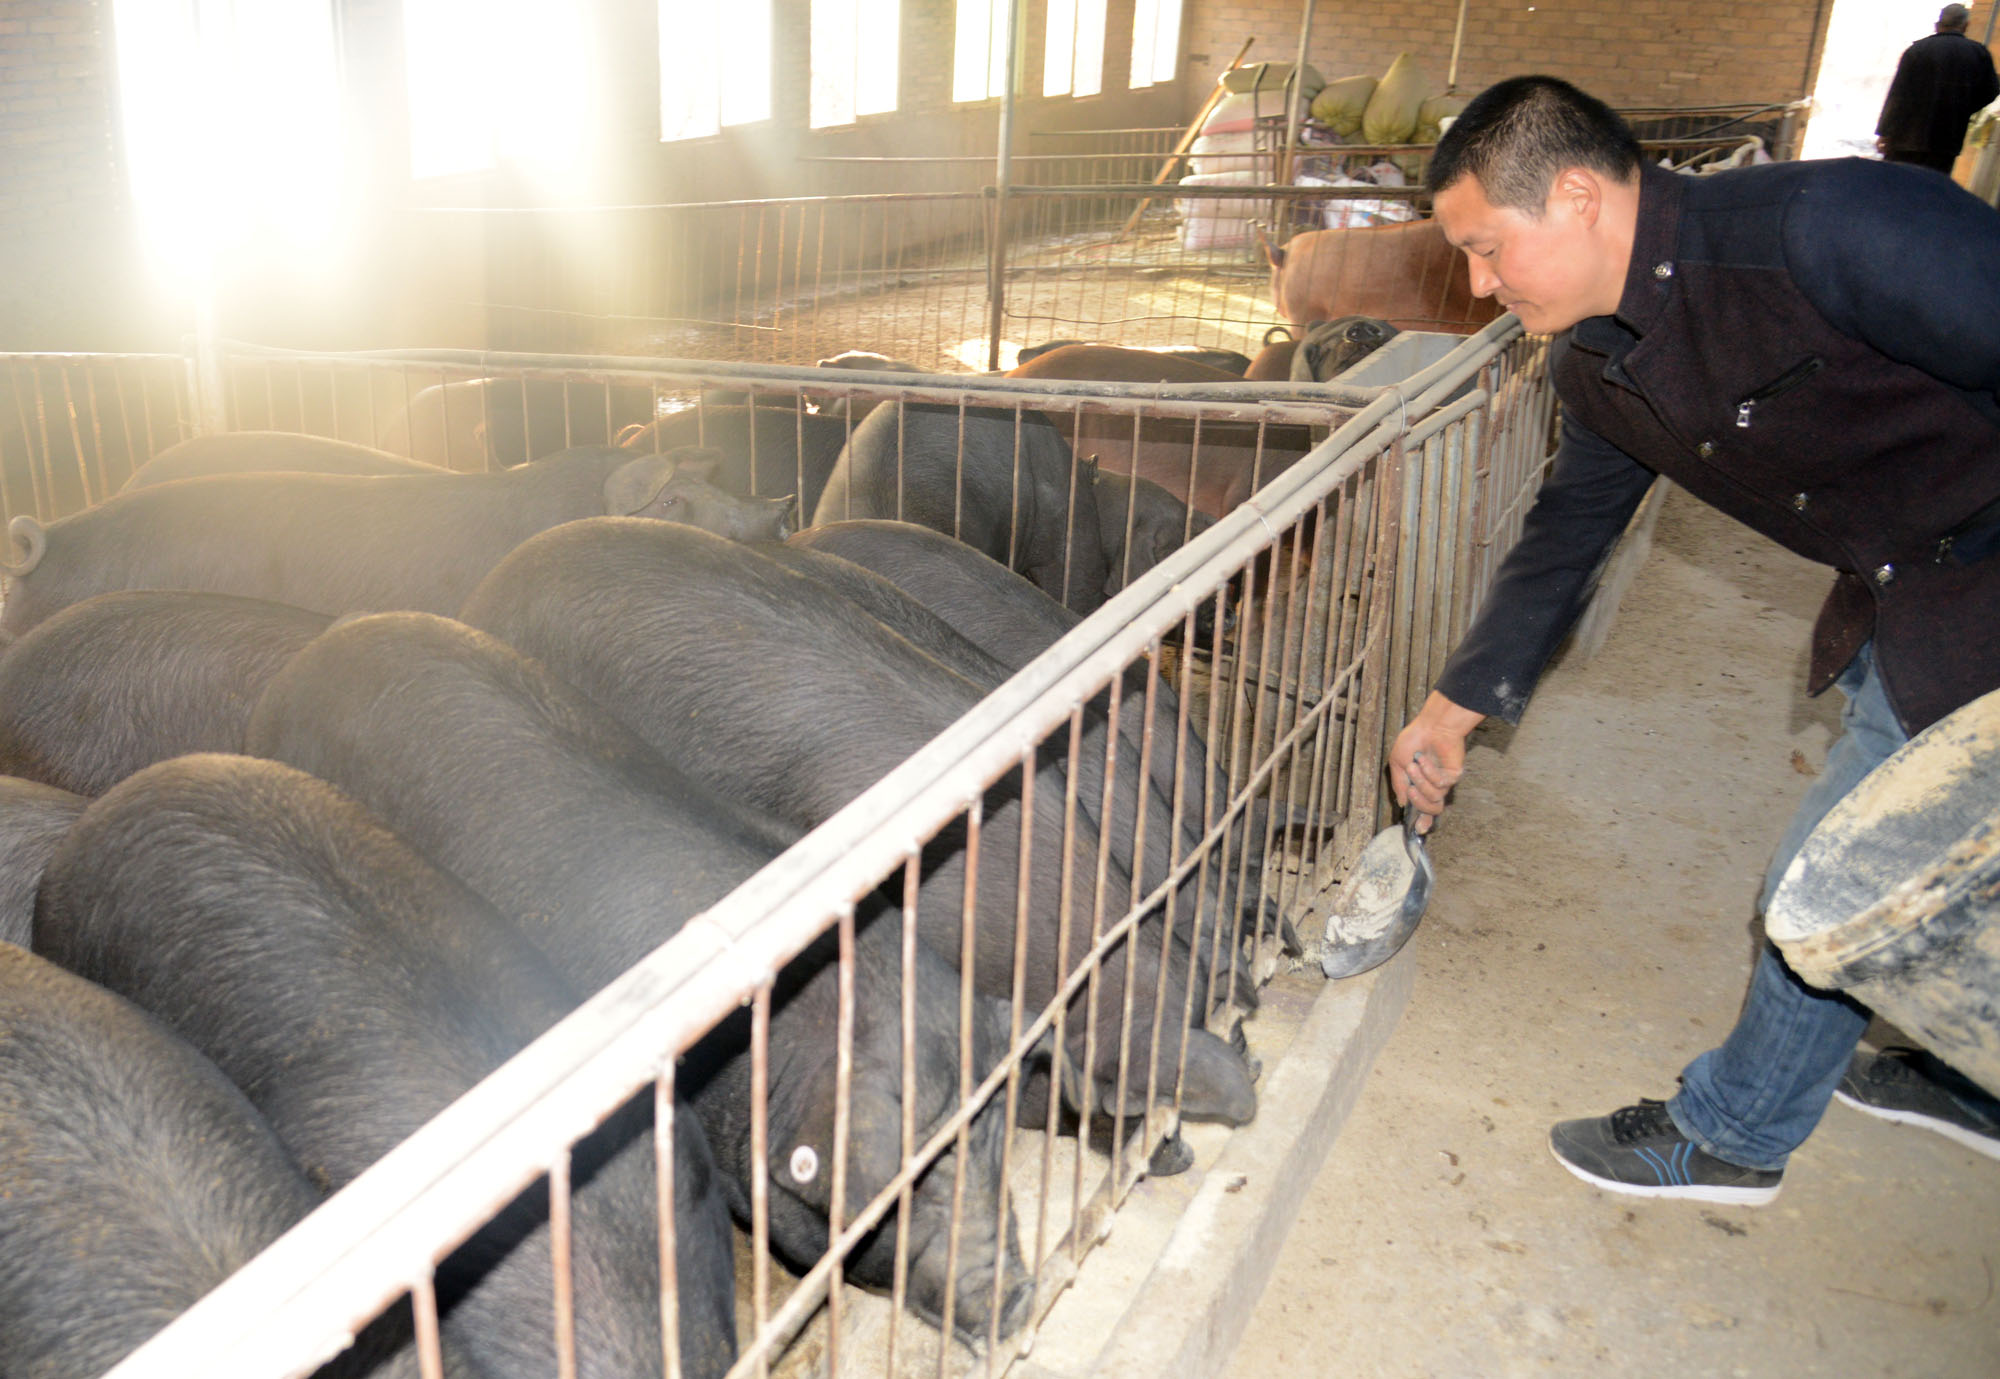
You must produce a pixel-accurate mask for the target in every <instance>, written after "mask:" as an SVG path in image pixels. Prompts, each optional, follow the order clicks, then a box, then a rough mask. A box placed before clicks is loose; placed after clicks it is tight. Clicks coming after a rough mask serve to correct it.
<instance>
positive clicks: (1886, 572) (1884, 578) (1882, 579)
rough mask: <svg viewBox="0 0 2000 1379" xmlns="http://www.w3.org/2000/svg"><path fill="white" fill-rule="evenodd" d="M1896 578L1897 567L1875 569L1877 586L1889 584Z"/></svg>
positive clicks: (1883, 566)
mask: <svg viewBox="0 0 2000 1379" xmlns="http://www.w3.org/2000/svg"><path fill="white" fill-rule="evenodd" d="M1895 577H1896V567H1895V566H1894V565H1877V566H1876V567H1875V582H1876V583H1877V584H1887V583H1888V582H1889V581H1890V580H1892V579H1894V578H1895Z"/></svg>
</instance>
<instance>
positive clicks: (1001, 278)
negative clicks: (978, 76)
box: [986, 0, 1021, 371]
mask: <svg viewBox="0 0 2000 1379" xmlns="http://www.w3.org/2000/svg"><path fill="white" fill-rule="evenodd" d="M1020 84H1021V0H1007V85H1006V86H1005V88H1003V89H1002V90H1001V92H1000V151H999V155H998V157H997V158H996V159H995V163H994V168H993V233H992V235H991V236H990V237H989V239H988V242H987V251H988V252H987V260H986V367H987V368H988V369H989V370H994V371H997V370H998V369H999V367H1000V328H1001V318H1002V317H1003V316H1004V315H1005V313H1006V307H1007V193H1008V191H1009V190H1011V188H1012V187H1013V183H1014V92H1015V90H1016V88H1018V87H1019V86H1020Z"/></svg>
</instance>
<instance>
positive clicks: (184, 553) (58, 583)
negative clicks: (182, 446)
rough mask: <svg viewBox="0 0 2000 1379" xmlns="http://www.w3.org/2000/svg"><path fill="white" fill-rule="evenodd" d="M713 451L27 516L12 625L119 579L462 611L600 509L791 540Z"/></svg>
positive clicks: (772, 509) (590, 455)
mask: <svg viewBox="0 0 2000 1379" xmlns="http://www.w3.org/2000/svg"><path fill="white" fill-rule="evenodd" d="M714 460H715V457H714V456H712V455H709V454H706V453H703V452H694V453H693V454H691V455H686V454H684V455H679V456H675V455H634V454H632V453H631V452H630V451H627V450H619V449H616V448H612V447H598V448H594V449H592V448H586V449H578V450H573V451H568V452H565V453H564V454H562V455H552V456H550V457H549V458H548V459H546V460H543V461H540V462H539V463H536V464H532V465H527V466H524V467H522V468H520V469H513V470H508V471H505V472H503V473H499V474H436V475H431V474H424V475H379V476H357V475H348V474H221V475H214V476H211V477H208V478H202V479H180V480H176V481H174V482H173V483H166V484H155V485H152V486H150V487H148V488H142V489H136V490H134V491H133V492H130V493H121V494H118V495H117V496H115V497H113V498H111V499H109V500H108V501H106V502H103V503H100V504H98V505H97V506H96V507H94V508H87V509H85V510H84V511H82V512H79V513H76V514H74V515H73V516H70V517H65V518H63V519H62V520H61V521H58V522H55V523H52V524H50V525H49V526H48V527H47V528H44V527H43V526H42V525H41V523H39V522H37V521H36V520H35V519H34V518H33V517H30V516H27V515H26V514H23V515H22V516H19V517H16V518H15V519H14V520H13V522H11V523H10V524H9V525H8V528H7V530H8V534H9V536H10V537H11V538H12V539H13V541H14V542H15V544H16V545H17V546H22V547H25V552H24V554H23V555H22V558H21V559H20V560H19V561H18V562H16V563H14V564H11V565H10V564H0V573H5V574H7V575H9V576H11V579H10V581H9V584H8V588H7V593H6V603H5V609H4V612H0V629H4V630H5V631H7V632H10V633H12V634H14V635H15V636H19V635H20V634H21V633H23V632H26V631H27V630H28V629H29V628H31V627H33V626H34V625H35V624H36V623H38V622H40V621H41V620H42V619H44V618H46V617H48V616H49V615H50V614H51V613H54V612H55V611H57V610H58V609H60V608H65V607H67V606H68V605H70V604H72V603H76V602H79V601H80V600H83V599H86V598H89V597H90V596H91V595H93V594H102V593H109V592H111V591H113V590H118V589H199V590H205V591H208V592H211V593H218V594H240V595H243V596H245V597H249V598H265V599H271V600H273V601H275V602H278V603H288V604H291V605H293V606H294V607H298V608H308V609H312V610H314V611H315V612H321V613H332V614H339V613H347V612H353V611H373V610H378V609H389V608H415V609H422V610H426V611H429V612H434V613H451V612H454V611H456V609H457V607H458V605H459V602H460V601H461V600H462V599H463V598H464V597H465V595H466V594H467V593H469V592H470V591H471V589H472V586H473V585H474V584H476V583H478V582H479V577H480V576H481V575H482V574H484V573H485V572H486V571H487V570H489V569H491V568H492V566H493V563H494V562H495V561H497V560H498V559H499V558H500V557H501V556H503V555H505V554H506V553H507V552H508V551H510V550H512V549H513V548H514V547H515V546H516V545H518V544H519V543H520V542H522V541H525V540H526V539H527V538H528V537H530V536H532V535H534V534H535V533H536V532H538V531H542V530H544V529H545V528H548V527H552V526H555V525H556V524H558V523H560V522H567V521H570V520H572V519H574V518H578V517H586V516H591V515H594V514H600V513H626V514H632V515H635V516H641V517H660V518H665V519H668V520H671V521H675V522H683V521H685V522H698V523H700V524H702V525H706V526H710V527H713V528H714V529H716V530H717V531H719V532H721V533H722V534H724V535H726V536H729V537H732V538H735V539H750V538H753V537H757V538H763V539H772V540H782V539H783V537H784V536H785V535H786V533H787V531H788V527H787V525H786V512H787V511H788V510H789V505H786V508H785V510H783V511H781V510H780V509H779V505H778V504H777V503H775V502H762V501H759V500H752V499H740V498H737V497H735V496H733V495H731V494H725V493H723V492H722V491H721V490H719V489H717V488H715V487H714V486H713V485H711V484H709V483H707V482H705V479H704V476H705V475H706V474H707V473H708V472H709V469H710V467H711V466H712V465H713V463H714Z"/></svg>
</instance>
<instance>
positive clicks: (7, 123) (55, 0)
mask: <svg viewBox="0 0 2000 1379" xmlns="http://www.w3.org/2000/svg"><path fill="white" fill-rule="evenodd" d="M108 9H109V6H108V0H106V2H105V3H100V0H7V3H5V4H0V252H4V254H5V256H6V262H7V272H6V273H5V274H4V275H0V348H5V349H51V350H62V349H83V348H96V349H120V348H137V347H139V346H138V342H139V340H140V338H141V337H142V336H143V335H144V334H145V332H144V331H143V329H140V330H128V329H124V328H122V326H121V325H120V322H121V320H126V319H129V316H130V313H128V312H126V311H125V310H124V309H123V305H122V304H123V303H125V302H127V301H129V298H130V295H131V293H132V291H133V290H134V287H135V285H136V283H137V281H138V276H139V275H138V271H137V267H136V264H135V263H134V261H133V256H132V253H131V249H130V239H131V236H130V229H129V221H128V216H127V208H126V199H125V194H124V185H123V182H122V181H121V179H120V177H119V173H118V163H117V148H116V130H115V123H116V120H115V114H114V107H113V103H112V95H111V88H112V57H111V53H110V51H109V46H108V43H107V39H106V34H105V29H106V27H107V25H108Z"/></svg>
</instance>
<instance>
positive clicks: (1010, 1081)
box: [986, 744, 1062, 1355]
mask: <svg viewBox="0 0 2000 1379" xmlns="http://www.w3.org/2000/svg"><path fill="white" fill-rule="evenodd" d="M1038 746H1039V744H1038ZM1037 755H1038V752H1037V751H1036V750H1033V749H1031V750H1030V751H1029V752H1028V754H1027V755H1026V756H1024V757H1023V758H1022V760H1021V768H1020V769H1021V799H1020V807H1021V847H1020V864H1019V866H1017V867H1016V868H1015V871H1014V979H1013V982H1012V984H1011V987H1010V995H1011V997H1012V999H1011V1000H1010V1001H1009V1002H1008V1006H1007V1048H1008V1050H1009V1054H1008V1058H1007V1099H1006V1103H1005V1106H1006V1112H1007V1120H1006V1125H1005V1127H1004V1129H1003V1130H1002V1132H1001V1138H1000V1192H999V1194H998V1196H999V1202H998V1205H997V1207H996V1212H997V1215H998V1219H997V1220H996V1221H995V1222H994V1231H993V1295H992V1297H991V1298H989V1299H988V1300H987V1304H988V1305H987V1309H986V1353H987V1354H988V1355H992V1354H994V1353H995V1352H996V1351H997V1350H998V1349H999V1346H1000V1309H1001V1305H1002V1303H1003V1302H1004V1300H1005V1298H1006V1281H1007V1241H1008V1239H1009V1238H1010V1237H1009V1235H1008V1229H1009V1226H1010V1224H1011V1223H1010V1222H1009V1221H1008V1219H1007V1214H1008V1210H1009V1208H1010V1207H1011V1206H1012V1204H1013V1199H1014V1195H1013V1192H1012V1190H1011V1182H1012V1174H1013V1164H1014V1118H1015V1115H1016V1113H1017V1112H1018V1110H1019V1108H1020V1102H1021V1095H1020V1089H1021V1060H1020V1059H1019V1058H1016V1057H1014V1056H1013V1054H1012V1052H1011V1051H1012V1050H1013V1049H1014V1047H1015V1046H1016V1045H1018V1044H1019V1043H1020V1042H1021V1020H1022V1014H1023V1012H1024V1011H1025V1010H1026V1009H1027V981H1028V895H1029V891H1030V880H1031V878H1032V877H1033V875H1034V871H1033V867H1034V851H1035V778H1036V772H1035V770H1034V763H1035V759H1036V756H1037ZM1053 1061H1054V1062H1055V1063H1061V1061H1062V1060H1061V1059H1060V1058H1057V1059H1055V1060H1053ZM1050 1081H1051V1099H1053V1096H1054V1091H1053V1083H1054V1077H1053V1073H1052V1074H1051V1079H1050ZM1044 1183H1045V1184H1046V1178H1045V1179H1044ZM1039 1262H1040V1261H1039V1260H1036V1261H1031V1263H1030V1269H1031V1271H1032V1268H1033V1265H1034V1264H1036V1263H1039Z"/></svg>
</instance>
